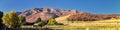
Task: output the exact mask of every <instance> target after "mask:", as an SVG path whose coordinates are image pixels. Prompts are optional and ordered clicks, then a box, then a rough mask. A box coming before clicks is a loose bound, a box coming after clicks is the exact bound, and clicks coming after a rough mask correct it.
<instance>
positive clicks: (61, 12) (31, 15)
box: [17, 8, 120, 23]
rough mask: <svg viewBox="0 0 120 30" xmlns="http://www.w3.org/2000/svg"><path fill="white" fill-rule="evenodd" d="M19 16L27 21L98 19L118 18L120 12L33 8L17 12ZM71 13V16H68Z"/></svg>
mask: <svg viewBox="0 0 120 30" xmlns="http://www.w3.org/2000/svg"><path fill="white" fill-rule="evenodd" d="M17 13H18V14H17V15H19V16H25V17H26V22H31V23H33V22H36V21H37V20H36V19H37V18H41V19H42V21H46V20H48V19H49V18H56V20H57V21H58V20H60V21H61V19H62V20H63V21H64V20H69V21H96V20H106V19H112V18H117V17H118V16H120V14H91V13H87V12H79V11H77V10H65V9H58V8H32V9H28V10H26V11H24V12H17ZM68 15H69V16H68Z"/></svg>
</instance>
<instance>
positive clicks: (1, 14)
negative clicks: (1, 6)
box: [0, 11, 3, 30]
mask: <svg viewBox="0 0 120 30" xmlns="http://www.w3.org/2000/svg"><path fill="white" fill-rule="evenodd" d="M2 16H3V12H1V11H0V30H2V27H3V24H2V19H1V18H2Z"/></svg>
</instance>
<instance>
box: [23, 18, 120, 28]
mask: <svg viewBox="0 0 120 30" xmlns="http://www.w3.org/2000/svg"><path fill="white" fill-rule="evenodd" d="M64 24H65V25H51V26H50V25H46V26H44V27H43V28H50V29H53V30H120V19H110V20H101V21H87V22H83V21H74V22H68V21H66V22H65V21H64ZM22 28H36V27H33V26H27V27H24V26H23V27H22Z"/></svg>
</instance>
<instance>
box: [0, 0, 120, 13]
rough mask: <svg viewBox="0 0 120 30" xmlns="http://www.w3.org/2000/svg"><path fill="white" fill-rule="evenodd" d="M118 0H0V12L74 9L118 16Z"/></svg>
mask: <svg viewBox="0 0 120 30" xmlns="http://www.w3.org/2000/svg"><path fill="white" fill-rule="evenodd" d="M119 1H120V0H0V11H3V12H10V11H11V10H14V11H20V12H22V11H25V10H27V9H30V8H42V7H50V8H60V9H68V10H71V9H76V10H78V11H80V12H81V11H82V12H90V13H94V14H120V4H119V3H120V2H119Z"/></svg>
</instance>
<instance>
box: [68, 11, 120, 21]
mask: <svg viewBox="0 0 120 30" xmlns="http://www.w3.org/2000/svg"><path fill="white" fill-rule="evenodd" d="M119 17H120V14H90V13H86V12H80V13H78V14H74V15H71V16H69V17H68V20H70V21H98V20H107V19H112V18H116V19H117V18H119Z"/></svg>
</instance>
